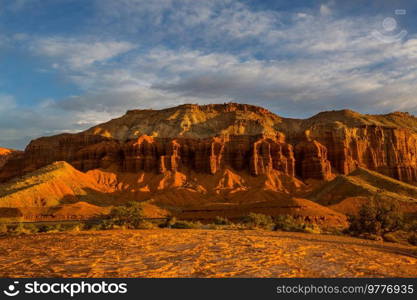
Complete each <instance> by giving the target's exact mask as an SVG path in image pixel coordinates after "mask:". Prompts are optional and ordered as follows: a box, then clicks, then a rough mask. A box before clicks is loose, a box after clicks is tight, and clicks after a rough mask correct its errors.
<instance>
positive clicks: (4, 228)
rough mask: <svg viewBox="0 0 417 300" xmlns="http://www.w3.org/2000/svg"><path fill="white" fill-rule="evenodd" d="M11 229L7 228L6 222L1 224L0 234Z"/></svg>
mask: <svg viewBox="0 0 417 300" xmlns="http://www.w3.org/2000/svg"><path fill="white" fill-rule="evenodd" d="M8 231H9V230H8V228H7V225H6V224H0V234H5V233H7V232H8Z"/></svg>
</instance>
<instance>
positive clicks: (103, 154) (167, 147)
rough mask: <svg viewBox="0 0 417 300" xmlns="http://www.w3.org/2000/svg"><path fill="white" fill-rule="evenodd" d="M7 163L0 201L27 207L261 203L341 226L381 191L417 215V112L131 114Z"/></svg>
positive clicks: (39, 143)
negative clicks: (304, 116) (293, 115)
mask: <svg viewBox="0 0 417 300" xmlns="http://www.w3.org/2000/svg"><path fill="white" fill-rule="evenodd" d="M6 153H7V152H6ZM4 161H5V163H4V165H3V166H2V167H1V168H0V181H1V182H3V183H2V184H1V185H0V207H3V208H9V209H13V208H19V210H21V211H24V209H25V208H30V209H35V208H36V209H38V210H39V209H43V210H45V209H46V208H48V209H49V208H50V207H60V206H61V205H74V204H75V203H78V202H80V203H85V204H77V205H84V206H85V205H87V204H88V205H92V206H94V207H107V208H108V207H110V206H112V205H118V204H122V203H125V202H126V201H131V200H134V201H146V202H147V203H149V202H151V203H152V205H155V207H154V208H155V209H156V207H158V208H157V209H162V210H163V211H169V212H170V213H175V214H177V215H179V216H181V217H183V218H197V217H198V218H200V219H205V218H212V217H213V216H215V215H226V216H228V217H232V218H235V217H239V216H241V215H244V214H247V213H248V212H250V211H255V212H260V213H266V214H270V215H280V214H291V215H294V216H297V217H299V218H302V219H306V220H316V221H317V220H321V222H324V223H329V224H330V223H331V224H344V223H345V220H346V217H345V216H344V214H346V213H349V212H352V211H355V210H357V208H358V207H359V206H360V204H361V203H364V202H367V201H369V199H373V198H375V197H376V195H378V197H379V196H383V197H385V198H392V199H394V198H395V199H396V200H400V201H401V202H402V207H403V208H404V210H405V211H409V212H415V211H417V209H416V205H417V196H416V195H417V193H416V189H417V188H416V184H417V118H416V117H414V116H412V115H410V114H407V113H399V112H397V113H392V114H387V115H363V114H360V113H357V112H353V111H350V110H341V111H328V112H322V113H319V114H317V115H315V116H313V117H311V118H308V119H304V120H301V119H290V118H284V117H280V116H278V115H275V114H274V113H272V112H270V111H268V110H266V109H264V108H261V107H257V106H253V105H247V104H237V103H226V104H212V105H196V104H185V105H180V106H177V107H173V108H167V109H162V110H131V111H128V112H127V113H126V114H125V115H124V116H121V117H120V118H117V119H114V120H110V121H109V122H107V123H104V124H99V125H97V126H94V127H93V128H90V129H88V130H86V131H84V132H80V133H76V134H60V135H56V136H51V137H42V138H39V139H36V140H33V141H32V142H31V143H30V144H29V145H28V146H27V147H26V149H25V151H24V152H23V153H18V154H16V155H13V156H11V157H9V158H8V159H7V160H6V159H4ZM74 209H75V208H74ZM85 210H86V211H94V210H97V209H93V208H92V207H89V208H88V209H87V208H86V209H85ZM9 211H10V210H9ZM23 214H24V215H25V213H23ZM42 214H44V213H42ZM47 214H50V213H49V210H48V213H47Z"/></svg>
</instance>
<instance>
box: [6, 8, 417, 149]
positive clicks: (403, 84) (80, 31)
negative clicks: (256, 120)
mask: <svg viewBox="0 0 417 300" xmlns="http://www.w3.org/2000/svg"><path fill="white" fill-rule="evenodd" d="M416 16H417V2H416V1H415V0H409V1H408V0H407V1H401V0H387V1H385V0H375V1H372V0H371V1H360V0H351V1H332V0H326V1H320V0H316V1H314V0H298V1H297V0H292V1H280V0H273V1H272V0H271V1H268V0H263V1H249V0H242V1H237V0H210V1H209V0H152V1H150V0H0V147H9V148H16V149H24V148H25V146H26V145H27V144H28V143H29V141H30V140H32V139H34V138H37V137H40V136H48V135H54V134H58V133H61V132H77V131H80V130H84V129H87V128H89V127H91V126H94V125H95V124H98V123H102V122H105V121H107V120H109V119H111V118H115V117H119V116H121V115H123V114H124V113H125V112H126V110H128V109H145V108H154V109H159V108H165V107H171V106H175V105H180V104H184V103H199V104H206V103H224V102H230V101H233V102H240V103H248V104H254V105H260V106H263V107H265V108H267V109H269V110H271V111H272V112H274V113H276V114H278V115H280V116H284V117H293V118H306V117H310V116H312V115H314V114H316V113H318V112H320V111H324V110H336V109H345V108H348V109H352V110H355V111H359V112H362V113H388V112H392V111H408V112H410V113H413V114H417V70H416V69H417V17H416Z"/></svg>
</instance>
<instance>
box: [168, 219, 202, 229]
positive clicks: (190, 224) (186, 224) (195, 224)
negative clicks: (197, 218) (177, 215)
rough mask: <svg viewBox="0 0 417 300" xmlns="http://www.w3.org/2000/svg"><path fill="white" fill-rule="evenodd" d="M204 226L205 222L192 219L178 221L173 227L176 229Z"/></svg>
mask: <svg viewBox="0 0 417 300" xmlns="http://www.w3.org/2000/svg"><path fill="white" fill-rule="evenodd" d="M202 227H203V224H201V223H200V222H192V221H181V220H179V221H176V222H175V223H174V224H173V225H171V228H175V229H200V228H202Z"/></svg>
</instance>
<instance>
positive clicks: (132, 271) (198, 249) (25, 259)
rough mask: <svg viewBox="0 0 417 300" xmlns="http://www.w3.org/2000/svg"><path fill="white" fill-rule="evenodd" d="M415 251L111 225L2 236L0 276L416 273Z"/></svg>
mask: <svg viewBox="0 0 417 300" xmlns="http://www.w3.org/2000/svg"><path fill="white" fill-rule="evenodd" d="M415 249H416V248H411V247H407V246H402V245H398V244H391V243H383V242H373V241H366V240H360V239H355V238H349V237H341V236H329V235H313V234H304V233H287V232H269V231H250V230H248V231H234V230H174V229H155V230H123V231H122V230H120V231H116V230H109V231H90V232H89V231H85V232H65V233H45V234H34V235H26V236H17V237H3V238H0V266H1V268H0V276H1V277H416V276H417V252H416V250H415Z"/></svg>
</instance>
